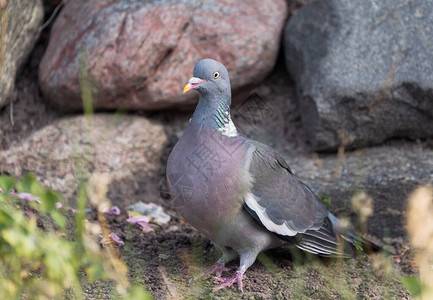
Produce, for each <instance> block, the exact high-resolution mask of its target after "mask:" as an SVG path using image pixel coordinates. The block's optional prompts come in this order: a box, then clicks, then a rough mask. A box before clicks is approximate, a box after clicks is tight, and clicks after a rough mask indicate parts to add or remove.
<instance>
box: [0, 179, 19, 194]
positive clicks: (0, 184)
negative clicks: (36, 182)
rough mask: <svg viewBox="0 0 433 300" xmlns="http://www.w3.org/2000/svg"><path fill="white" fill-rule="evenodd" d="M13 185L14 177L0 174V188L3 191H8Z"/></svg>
mask: <svg viewBox="0 0 433 300" xmlns="http://www.w3.org/2000/svg"><path fill="white" fill-rule="evenodd" d="M14 186H15V179H13V178H11V177H9V176H4V175H3V176H0V188H2V190H3V192H5V193H9V192H10V191H11V190H12V189H13V188H14Z"/></svg>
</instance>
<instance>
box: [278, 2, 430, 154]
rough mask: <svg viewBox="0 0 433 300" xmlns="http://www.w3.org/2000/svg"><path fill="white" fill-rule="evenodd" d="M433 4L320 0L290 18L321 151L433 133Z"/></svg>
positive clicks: (307, 122)
mask: <svg viewBox="0 0 433 300" xmlns="http://www.w3.org/2000/svg"><path fill="white" fill-rule="evenodd" d="M432 11H433V2H432V1H429V0H425V1H423V0H416V1H409V0H383V1H364V0H353V1H342V0H318V1H313V2H311V3H310V4H308V5H306V6H305V7H304V8H303V9H302V10H300V11H299V12H298V13H297V14H296V15H294V16H293V17H292V18H291V19H290V21H289V22H288V24H287V26H286V28H285V37H284V46H285V57H286V64H287V68H288V70H289V72H290V74H291V75H292V77H293V78H294V80H295V82H296V85H297V93H298V98H299V100H300V109H301V115H302V119H303V124H304V127H305V130H306V133H307V136H308V139H309V140H310V142H311V143H312V145H313V147H314V149H315V150H319V151H320V150H335V149H336V148H338V147H339V145H340V144H345V145H346V147H348V148H355V147H361V146H365V145H370V144H377V143H380V142H382V141H384V140H386V139H389V138H393V137H408V138H423V137H427V136H432V135H433V42H432V41H433V39H432V36H433V14H432Z"/></svg>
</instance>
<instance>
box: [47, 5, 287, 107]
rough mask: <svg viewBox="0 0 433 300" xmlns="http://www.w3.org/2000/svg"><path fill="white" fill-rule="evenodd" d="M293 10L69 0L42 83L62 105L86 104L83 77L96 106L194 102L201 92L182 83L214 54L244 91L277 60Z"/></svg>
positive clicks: (49, 95) (53, 37) (53, 100)
mask: <svg viewBox="0 0 433 300" xmlns="http://www.w3.org/2000/svg"><path fill="white" fill-rule="evenodd" d="M286 16H287V7H286V3H285V2H284V1H283V0H269V1H260V0H243V1H233V0H232V1H224V2H220V1H204V0H203V1H190V0H182V1H172V0H165V1H156V0H154V1H145V2H143V1H126V0H113V1H103V0H95V1H86V0H76V1H68V3H66V4H65V7H64V8H63V10H62V12H61V13H60V15H59V17H58V18H57V20H56V22H55V24H54V25H53V28H52V32H51V38H50V43H49V46H48V48H47V51H46V53H45V55H44V57H43V59H42V62H41V65H40V69H39V80H40V85H41V89H42V92H43V94H44V96H45V98H46V100H47V101H49V103H51V104H52V105H53V106H54V107H56V108H57V109H59V110H62V111H78V110H81V109H82V100H81V88H80V76H81V79H84V80H87V79H85V78H88V81H87V82H90V83H91V85H92V88H93V93H94V97H95V107H96V108H97V109H118V108H126V109H135V110H136V109H143V110H155V109H161V108H168V107H174V106H185V105H189V106H191V104H193V103H195V101H196V99H197V95H193V94H186V95H182V88H183V86H184V85H185V84H186V82H187V81H188V79H189V78H190V77H191V76H192V71H193V68H194V65H195V63H196V62H197V61H198V60H200V59H202V58H207V57H210V58H214V59H217V60H220V61H221V62H223V63H224V64H225V65H226V66H229V70H230V71H231V78H232V87H233V89H234V91H239V92H242V90H245V89H247V88H248V86H251V85H252V84H255V83H257V82H259V81H261V80H262V79H264V78H265V77H266V75H267V74H268V73H269V71H270V70H271V69H272V67H273V66H274V63H275V60H276V57H277V54H278V50H279V44H280V42H279V41H280V34H281V30H282V26H283V24H284V21H285V19H286ZM87 72H88V74H87ZM80 74H81V75H80ZM243 92H244V91H243Z"/></svg>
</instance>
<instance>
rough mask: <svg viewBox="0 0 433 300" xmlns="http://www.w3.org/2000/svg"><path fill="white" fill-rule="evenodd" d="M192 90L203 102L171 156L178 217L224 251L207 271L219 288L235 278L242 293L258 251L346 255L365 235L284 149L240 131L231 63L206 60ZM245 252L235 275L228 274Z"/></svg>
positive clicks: (190, 84)
mask: <svg viewBox="0 0 433 300" xmlns="http://www.w3.org/2000/svg"><path fill="white" fill-rule="evenodd" d="M190 90H196V91H197V92H198V93H199V94H200V98H199V102H198V104H197V106H196V109H195V111H194V114H193V116H192V118H191V119H190V122H189V125H188V127H187V129H186V130H185V132H184V134H183V135H182V136H181V138H180V139H179V140H178V142H177V144H176V145H175V146H174V148H173V149H172V151H171V153H170V155H169V158H168V161H167V169H166V175H167V183H168V188H169V192H170V195H171V197H172V199H173V203H174V206H175V208H176V209H177V211H178V212H179V214H180V215H181V216H182V217H183V218H184V220H185V221H186V222H188V223H189V224H190V225H192V226H193V227H194V228H196V229H197V230H198V231H199V232H200V233H202V234H204V235H205V236H207V237H208V238H209V239H210V240H211V241H212V242H213V243H214V245H215V246H216V247H217V248H218V249H219V250H221V252H222V256H221V258H219V259H218V261H217V262H216V263H215V264H214V265H213V266H212V267H210V268H209V269H207V270H206V272H205V274H208V275H211V274H215V277H213V279H215V280H216V281H219V282H221V283H220V284H219V285H218V286H216V287H215V288H214V289H213V290H214V291H216V290H219V289H222V288H224V287H228V286H231V285H233V284H234V283H236V284H237V287H238V289H239V290H240V291H242V290H243V289H242V280H243V279H245V278H246V276H245V271H246V270H247V269H248V268H249V267H250V266H251V265H252V264H253V263H254V261H255V260H256V257H257V255H258V254H259V253H260V252H262V251H265V250H268V249H271V248H275V247H279V246H282V245H285V244H288V243H289V244H293V245H294V246H296V247H297V248H299V249H301V250H303V251H306V252H309V253H313V254H318V255H321V256H343V257H344V256H346V254H345V252H344V250H343V249H342V247H341V245H342V243H343V240H346V241H348V242H349V243H352V244H353V243H355V241H356V240H358V241H359V239H360V238H359V237H358V236H357V235H355V234H354V233H353V232H351V231H348V230H346V229H345V228H343V226H342V225H341V223H340V222H339V220H338V219H337V218H336V217H335V216H334V215H333V214H332V213H330V212H329V211H328V210H327V209H326V207H325V205H324V204H323V202H322V201H321V200H320V199H319V198H318V197H317V196H316V195H315V194H314V192H313V191H312V190H311V189H310V188H309V187H308V186H307V185H306V184H304V183H303V182H302V181H301V180H300V179H299V178H298V177H297V176H296V175H295V174H294V173H293V171H292V170H291V169H290V167H289V165H288V164H287V162H286V161H285V160H284V158H283V157H282V156H281V155H280V154H279V153H278V152H277V151H275V150H274V149H272V148H271V147H269V146H267V145H264V144H262V143H259V142H257V141H254V140H251V139H249V138H247V137H246V136H244V135H242V134H241V133H240V132H238V130H237V128H236V126H235V125H234V123H233V121H232V119H231V116H230V105H231V87H230V79H229V73H228V71H227V69H226V67H225V66H224V65H223V64H221V63H220V62H217V61H215V60H213V59H203V60H201V61H199V62H198V63H197V64H196V65H195V67H194V72H193V77H192V78H191V79H190V80H189V81H188V83H187V84H186V85H185V87H184V89H183V92H184V93H186V92H188V91H190ZM364 241H365V240H362V238H361V242H362V243H364ZM238 256H239V257H240V265H239V268H238V269H237V270H236V272H235V273H234V274H233V275H232V276H230V277H222V273H223V272H226V271H229V270H230V269H229V268H226V267H225V266H226V264H227V263H228V262H230V261H232V260H234V259H236V258H237V257H238Z"/></svg>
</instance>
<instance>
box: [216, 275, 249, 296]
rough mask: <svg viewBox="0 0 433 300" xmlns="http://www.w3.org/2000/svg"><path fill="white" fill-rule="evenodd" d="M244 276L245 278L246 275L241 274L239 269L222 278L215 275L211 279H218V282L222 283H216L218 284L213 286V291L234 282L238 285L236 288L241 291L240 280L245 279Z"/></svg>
mask: <svg viewBox="0 0 433 300" xmlns="http://www.w3.org/2000/svg"><path fill="white" fill-rule="evenodd" d="M245 278H246V276H245V275H243V274H241V273H240V272H239V271H236V273H235V274H234V275H233V276H232V277H227V278H223V277H219V276H215V277H213V278H212V279H213V280H216V281H219V282H223V283H222V284H220V285H218V286H216V287H214V288H213V291H214V292H215V291H218V290H220V289H222V288H225V287H228V286H231V285H233V283H235V282H236V283H237V285H238V290H239V291H241V292H243V289H242V280H243V279H245Z"/></svg>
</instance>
